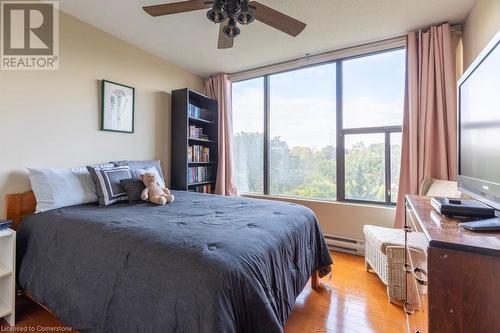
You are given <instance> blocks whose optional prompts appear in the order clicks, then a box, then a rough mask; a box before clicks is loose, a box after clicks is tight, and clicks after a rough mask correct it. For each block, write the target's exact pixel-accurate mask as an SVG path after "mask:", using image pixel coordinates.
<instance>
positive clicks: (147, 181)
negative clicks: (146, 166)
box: [141, 173, 174, 206]
mask: <svg viewBox="0 0 500 333" xmlns="http://www.w3.org/2000/svg"><path fill="white" fill-rule="evenodd" d="M141 180H142V182H143V183H144V186H146V188H145V189H144V191H142V193H141V199H142V200H148V199H149V201H151V202H152V203H154V204H157V205H161V206H163V205H164V204H166V203H171V202H172V201H174V196H173V194H172V193H170V191H169V189H168V188H164V187H161V186H160V185H158V182H157V180H156V176H155V174H154V173H145V174H143V175H142V176H141Z"/></svg>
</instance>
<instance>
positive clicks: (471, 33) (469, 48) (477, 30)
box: [463, 0, 500, 69]
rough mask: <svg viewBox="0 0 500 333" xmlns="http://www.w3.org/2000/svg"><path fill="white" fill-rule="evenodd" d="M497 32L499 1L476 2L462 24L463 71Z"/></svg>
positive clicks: (483, 0)
mask: <svg viewBox="0 0 500 333" xmlns="http://www.w3.org/2000/svg"><path fill="white" fill-rule="evenodd" d="M499 30H500V0H476V3H475V4H474V7H472V9H471V11H470V13H469V15H468V16H467V18H466V19H465V24H464V36H463V48H464V69H467V67H469V65H470V64H471V63H472V61H474V59H475V58H476V57H477V56H478V54H479V53H480V52H481V51H482V50H483V48H484V47H485V46H486V44H488V42H489V41H490V39H491V38H493V36H495V34H496V33H497V32H498V31H499Z"/></svg>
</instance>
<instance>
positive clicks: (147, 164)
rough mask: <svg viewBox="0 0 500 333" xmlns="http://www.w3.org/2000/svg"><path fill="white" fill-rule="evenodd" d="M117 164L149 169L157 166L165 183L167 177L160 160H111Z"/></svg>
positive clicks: (131, 167)
mask: <svg viewBox="0 0 500 333" xmlns="http://www.w3.org/2000/svg"><path fill="white" fill-rule="evenodd" d="M110 163H113V164H114V165H115V166H124V165H126V166H128V167H129V168H130V169H131V170H133V169H148V168H151V167H154V168H156V170H157V171H158V174H159V175H160V177H161V179H162V180H163V182H164V183H165V177H164V176H163V171H162V170H161V164H160V161H159V160H145V161H114V162H110Z"/></svg>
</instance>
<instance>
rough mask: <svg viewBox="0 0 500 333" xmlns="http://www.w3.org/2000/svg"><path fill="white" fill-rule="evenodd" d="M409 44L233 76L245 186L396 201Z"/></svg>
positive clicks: (237, 149)
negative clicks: (253, 75)
mask: <svg viewBox="0 0 500 333" xmlns="http://www.w3.org/2000/svg"><path fill="white" fill-rule="evenodd" d="M404 76H405V50H404V49H396V50H388V51H385V52H381V53H376V54H370V55H366V56H358V57H355V58H349V59H341V60H337V61H335V62H331V63H326V64H321V65H315V66H310V67H306V68H302V69H298V70H291V71H287V72H283V73H278V74H271V75H265V76H263V77H259V78H256V79H251V80H246V81H240V82H236V83H233V135H234V155H235V157H234V158H235V165H236V178H237V186H238V188H239V191H240V192H242V193H249V192H250V193H261V194H272V195H284V196H291V197H302V198H313V199H323V200H339V201H354V202H360V201H361V202H372V203H382V204H394V203H395V201H396V198H397V190H398V182H399V167H400V154H401V130H402V115H403V94H404V79H405V77H404Z"/></svg>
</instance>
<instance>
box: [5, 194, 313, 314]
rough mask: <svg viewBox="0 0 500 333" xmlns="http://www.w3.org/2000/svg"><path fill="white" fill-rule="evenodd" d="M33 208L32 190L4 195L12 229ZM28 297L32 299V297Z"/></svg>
mask: <svg viewBox="0 0 500 333" xmlns="http://www.w3.org/2000/svg"><path fill="white" fill-rule="evenodd" d="M35 210H36V198H35V194H34V193H33V191H28V192H24V193H14V194H7V195H6V197H5V215H6V217H7V219H8V220H11V221H12V229H14V230H16V229H17V227H19V225H20V224H21V222H22V219H23V217H25V216H26V215H29V214H33V213H34V212H35ZM319 285H320V283H319V272H318V271H317V270H316V271H314V272H313V274H312V276H311V287H312V288H313V289H318V288H319ZM24 294H25V295H26V296H28V297H30V295H29V294H28V293H26V292H24ZM30 298H31V299H33V298H32V297H30ZM35 302H36V301H35ZM37 303H38V302H37ZM38 304H40V303H38ZM40 305H41V306H42V307H43V308H45V309H46V310H48V311H49V312H50V310H49V309H47V307H45V306H44V305H43V304H40Z"/></svg>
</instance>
